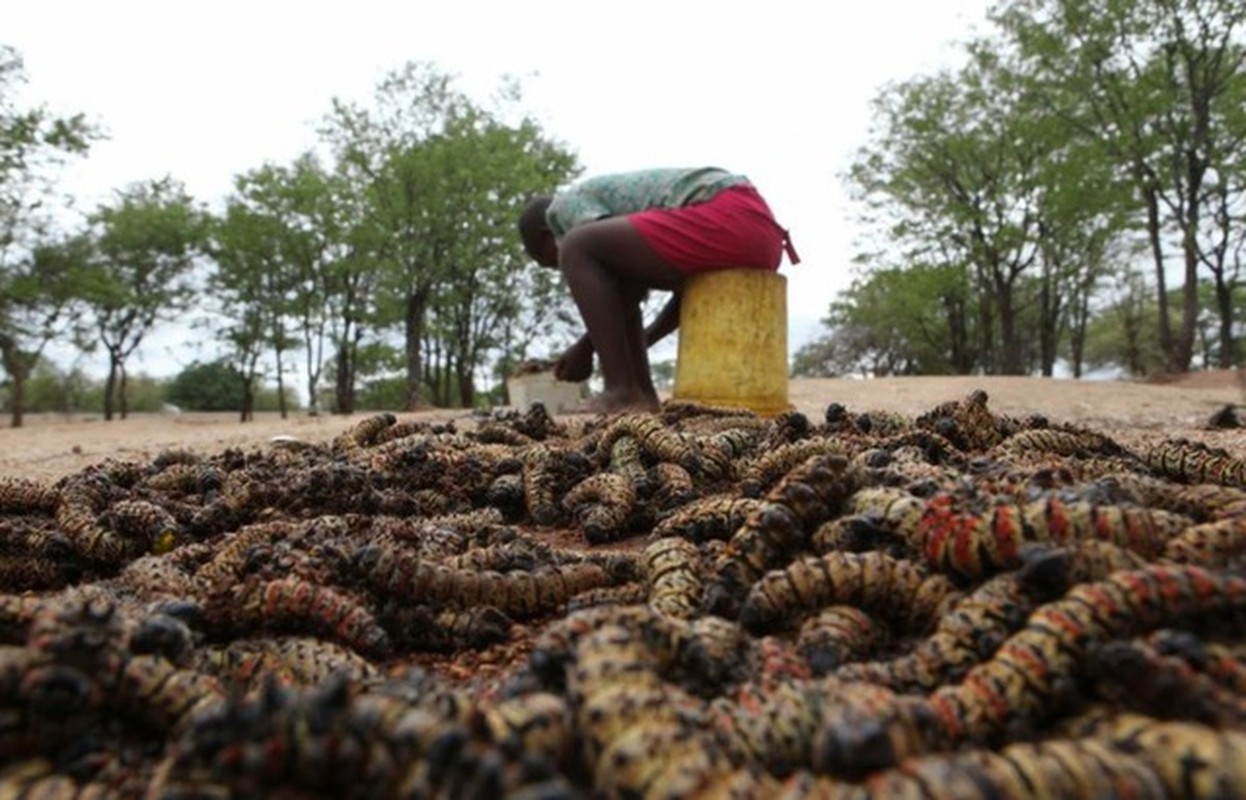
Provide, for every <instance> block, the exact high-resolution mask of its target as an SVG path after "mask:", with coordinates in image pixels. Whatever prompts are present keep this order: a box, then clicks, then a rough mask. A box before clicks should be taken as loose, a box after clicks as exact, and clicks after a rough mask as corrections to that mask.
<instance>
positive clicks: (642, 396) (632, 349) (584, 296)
mask: <svg viewBox="0 0 1246 800" xmlns="http://www.w3.org/2000/svg"><path fill="white" fill-rule="evenodd" d="M559 262H560V266H561V268H562V273H563V276H564V277H565V278H566V281H567V285H568V287H570V289H571V295H572V297H573V298H575V303H576V306H577V307H578V308H579V310H580V316H581V317H582V318H583V319H584V325H585V327H586V328H587V329H588V336H589V338H590V339H591V340H592V342H593V349H594V350H596V351H597V355H598V357H599V358H600V359H601V371H602V375H603V377H604V379H605V384H606V387H605V391H604V392H603V393H602V394H601V396H600V397H598V398H596V399H595V401H594V404H593V405H594V406H595V408H596V410H600V411H624V410H648V411H652V410H656V409H657V408H658V397H657V393H656V392H655V391H654V389H653V381H652V378H651V376H650V372H649V353H648V350H647V348H646V347H645V342H644V324H643V319H642V318H641V313H640V298H641V297H643V295H644V292H645V290H647V289H651V288H657V289H672V290H673V289H677V288H679V287H680V286H681V285H682V283H683V276H682V274H681V273H680V272H679V270H677V269H676V268H675V267H673V266H672V265H670V264H669V263H667V262H666V261H665V260H664V259H662V257H661V256H659V255H658V254H657V253H656V252H654V250H653V248H652V247H650V246H649V244H648V242H646V241H645V240H644V237H642V236H641V235H640V233H638V232H637V231H636V229H635V228H634V227H632V224H631V223H630V222H628V221H627V219H626V218H622V217H618V218H613V219H604V220H599V221H597V222H590V223H588V224H585V225H581V226H579V227H577V228H575V229H573V230H572V231H571V232H570V233H568V234H567V236H566V237H565V238H564V239H563V241H562V244H561V245H560V247H559Z"/></svg>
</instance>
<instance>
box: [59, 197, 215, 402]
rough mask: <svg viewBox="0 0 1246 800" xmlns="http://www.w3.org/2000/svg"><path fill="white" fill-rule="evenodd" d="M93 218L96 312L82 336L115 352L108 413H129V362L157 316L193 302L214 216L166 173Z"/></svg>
mask: <svg viewBox="0 0 1246 800" xmlns="http://www.w3.org/2000/svg"><path fill="white" fill-rule="evenodd" d="M90 223H91V226H92V236H93V239H94V242H93V246H94V255H93V259H92V263H91V269H90V270H89V271H88V273H87V275H86V278H85V279H84V281H83V284H82V286H81V296H82V298H83V301H84V302H85V304H86V306H87V307H88V308H89V309H90V311H91V315H92V318H91V319H90V320H89V321H88V323H87V324H86V325H85V326H84V327H83V330H82V333H81V335H82V337H83V339H84V341H85V342H86V343H88V344H99V345H102V346H103V348H104V350H105V351H106V352H107V354H108V377H107V379H106V382H105V392H104V418H105V419H107V420H111V419H112V418H113V413H114V408H119V410H120V414H121V417H122V419H124V418H125V417H126V415H127V412H128V409H127V401H126V369H125V365H126V360H127V359H128V358H129V357H130V356H131V355H132V354H133V353H134V351H135V350H136V349H137V348H138V347H139V345H141V344H142V343H143V340H144V338H145V337H146V336H147V334H149V333H150V332H151V330H152V328H153V327H154V326H155V325H156V324H157V323H158V322H161V321H168V320H172V319H173V318H174V317H175V315H177V314H178V313H179V312H180V311H183V310H185V309H186V308H187V307H188V305H189V301H190V298H191V297H192V296H193V295H192V292H193V284H192V274H191V273H192V269H193V267H194V265H195V258H196V256H197V255H198V254H199V253H201V252H202V251H203V250H204V249H205V248H206V243H207V235H208V218H207V215H206V214H205V213H204V212H203V211H202V210H200V209H199V208H198V206H197V204H196V203H195V201H194V200H193V199H192V198H191V197H190V196H189V195H187V194H186V193H185V191H184V190H183V189H182V187H181V185H180V184H179V183H177V182H175V181H173V180H172V179H171V178H163V179H160V180H154V181H151V182H149V183H146V184H135V185H134V186H131V187H130V188H129V189H128V190H126V191H122V192H118V196H117V199H116V202H115V203H114V204H113V205H101V206H100V207H99V208H98V209H97V210H96V212H95V213H94V214H92V215H91V217H90Z"/></svg>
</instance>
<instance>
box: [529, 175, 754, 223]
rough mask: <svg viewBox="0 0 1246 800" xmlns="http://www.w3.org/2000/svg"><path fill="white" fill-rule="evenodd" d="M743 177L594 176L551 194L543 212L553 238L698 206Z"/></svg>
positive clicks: (737, 182)
mask: <svg viewBox="0 0 1246 800" xmlns="http://www.w3.org/2000/svg"><path fill="white" fill-rule="evenodd" d="M747 183H748V178H746V177H744V176H743V175H734V174H732V173H730V172H727V171H726V170H721V169H718V168H717V167H697V168H693V169H648V170H640V171H638V172H620V173H616V174H613V175H599V176H597V177H594V178H589V179H588V180H584V181H581V182H579V183H577V184H574V185H572V186H571V187H570V188H568V189H565V190H563V191H561V192H559V193H558V194H557V195H555V197H554V200H553V201H552V202H551V203H550V205H549V210H548V211H546V212H545V219H546V221H547V222H548V223H549V229H550V230H551V231H553V232H554V238H556V239H561V238H562V237H563V236H565V235H566V234H567V231H569V230H571V229H572V228H574V227H575V226H576V225H582V224H583V223H585V222H592V221H593V220H598V219H603V218H605V217H618V216H623V215H625V214H635V213H636V212H638V211H645V210H648V209H650V208H682V207H683V206H689V205H693V204H694V203H702V202H705V201H706V200H709V199H710V198H711V197H713V196H714V195H716V194H718V192H720V191H722V190H723V189H726V188H727V187H729V186H739V185H741V184H747Z"/></svg>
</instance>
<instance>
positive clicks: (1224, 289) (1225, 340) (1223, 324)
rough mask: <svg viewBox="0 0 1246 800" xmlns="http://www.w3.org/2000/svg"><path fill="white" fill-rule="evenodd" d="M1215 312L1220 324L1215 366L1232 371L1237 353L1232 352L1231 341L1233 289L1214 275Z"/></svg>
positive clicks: (1220, 276) (1221, 276) (1222, 277)
mask: <svg viewBox="0 0 1246 800" xmlns="http://www.w3.org/2000/svg"><path fill="white" fill-rule="evenodd" d="M1215 290H1216V310H1217V311H1219V312H1220V323H1219V325H1218V326H1217V330H1218V337H1217V338H1218V339H1219V348H1218V349H1219V352H1218V353H1217V354H1216V366H1217V367H1219V368H1220V369H1232V368H1233V367H1234V366H1236V365H1237V358H1236V356H1237V353H1235V352H1234V340H1233V288H1232V287H1231V286H1229V285H1228V284H1227V283H1225V280H1224V275H1223V274H1222V273H1221V272H1217V273H1216V282H1215Z"/></svg>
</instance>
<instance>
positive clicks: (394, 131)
mask: <svg viewBox="0 0 1246 800" xmlns="http://www.w3.org/2000/svg"><path fill="white" fill-rule="evenodd" d="M518 99H519V97H518V90H517V88H515V87H513V86H512V87H508V93H507V94H505V95H504V96H503V98H502V102H503V107H502V108H498V109H485V108H482V107H480V106H479V105H478V104H476V103H474V102H473V101H472V100H471V99H470V98H468V97H467V96H466V95H464V94H463V93H462V92H460V91H458V90H457V89H455V88H454V85H453V81H452V79H451V78H450V77H449V76H447V75H445V74H443V73H441V72H440V71H439V70H437V69H436V68H434V67H433V66H432V65H429V64H426V63H419V62H412V63H409V64H407V65H405V66H404V67H403V68H401V69H399V70H397V71H395V72H393V73H391V74H390V75H389V76H387V77H386V79H385V80H384V81H382V83H381V84H380V85H379V86H378V88H377V92H376V97H375V104H374V107H373V108H371V109H364V108H360V107H358V106H354V105H350V104H347V103H343V102H341V101H335V103H334V109H333V112H332V114H331V115H330V117H329V118H328V120H326V124H325V128H324V132H325V135H326V137H327V138H328V139H329V141H330V142H331V143H332V144H333V145H334V148H335V151H336V152H337V154H338V156H339V158H340V160H341V163H342V164H343V166H344V168H345V170H346V171H347V174H348V175H350V176H351V178H352V180H354V181H356V182H357V184H358V185H359V186H360V187H361V188H362V190H363V197H364V198H365V202H366V226H367V227H368V228H369V229H370V231H369V232H367V233H365V234H364V236H365V238H364V241H366V242H368V243H370V244H371V245H372V246H373V247H374V248H375V249H374V250H373V252H372V255H373V257H374V259H375V264H376V266H377V268H379V269H380V270H382V280H383V284H382V291H381V297H382V299H386V298H393V299H392V301H389V302H391V303H392V304H393V305H391V306H390V307H389V309H388V313H389V315H390V317H391V318H393V319H395V320H396V321H397V324H398V325H399V326H400V329H401V336H402V340H403V342H404V343H405V352H406V365H405V368H406V375H407V397H406V406H407V408H409V409H411V408H416V407H417V406H418V405H419V404H420V403H421V402H422V398H421V388H422V385H423V384H424V383H425V382H426V380H428V379H430V378H431V379H432V380H433V382H434V388H437V387H440V389H441V390H444V389H445V388H446V387H447V386H448V385H449V381H447V380H445V378H446V377H449V376H451V375H452V376H453V382H454V384H455V385H456V386H457V387H458V391H459V401H460V402H470V398H471V395H472V392H473V388H472V387H473V374H474V372H475V371H476V369H477V367H478V366H479V360H480V353H481V352H482V351H484V350H488V349H490V348H493V347H497V346H498V345H499V343H500V341H501V340H502V339H503V338H504V336H505V333H504V332H505V330H506V327H507V325H508V320H510V319H513V318H514V317H515V315H516V311H515V308H516V304H517V301H522V300H529V301H530V299H528V298H517V297H516V293H515V292H514V291H513V278H514V276H515V275H516V274H517V273H519V272H520V270H521V266H520V265H522V264H523V263H525V262H524V259H523V256H522V253H521V251H520V249H519V244H518V241H517V236H516V235H515V233H514V220H515V219H516V218H517V216H518V212H519V207H520V205H521V203H522V202H523V200H524V199H525V198H526V197H527V196H528V195H531V194H537V193H547V192H549V191H552V190H553V189H554V188H555V187H556V186H557V185H558V184H559V183H561V182H563V181H565V180H566V179H567V178H569V177H570V176H571V175H573V174H574V173H575V172H576V171H577V168H576V164H575V159H574V157H573V156H572V155H571V154H570V153H569V152H567V151H566V150H564V149H563V148H562V147H561V145H559V144H557V143H556V142H553V141H550V140H549V139H547V138H546V137H545V136H544V135H543V133H542V132H541V129H540V127H539V126H538V125H537V124H536V123H535V122H533V121H532V120H531V119H527V118H524V119H521V120H519V121H518V122H517V123H509V122H507V121H506V118H505V115H506V113H507V112H508V110H509V109H510V108H511V107H512V106H513V105H514V104H515V103H516V102H517V101H518ZM381 310H382V312H386V311H387V309H386V308H385V307H382V308H381ZM434 325H435V327H430V326H434ZM430 347H431V348H433V349H434V351H435V352H437V353H438V354H440V355H442V356H444V358H445V361H444V367H445V370H446V372H445V375H444V376H438V375H436V374H435V373H434V372H431V371H430V370H429V369H428V368H427V365H426V364H425V361H424V355H425V353H426V351H427V350H428V349H429V348H430ZM339 352H340V353H346V352H349V351H347V350H346V349H345V348H341V347H340V348H339ZM439 399H441V400H443V401H445V400H448V396H447V395H446V394H444V393H442V394H441V395H440V397H439Z"/></svg>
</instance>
